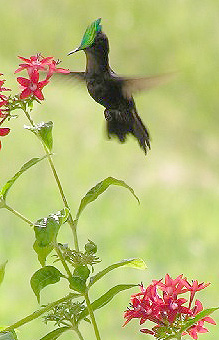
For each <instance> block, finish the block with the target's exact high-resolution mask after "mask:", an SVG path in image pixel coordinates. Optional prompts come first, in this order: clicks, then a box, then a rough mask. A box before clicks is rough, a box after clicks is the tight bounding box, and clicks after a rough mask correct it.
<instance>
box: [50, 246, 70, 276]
mask: <svg viewBox="0 0 219 340" xmlns="http://www.w3.org/2000/svg"><path fill="white" fill-rule="evenodd" d="M54 249H55V251H56V253H57V255H58V257H59V259H60V261H61V262H62V265H63V267H64V268H65V271H66V273H67V274H68V277H69V278H70V277H71V276H72V274H71V272H70V269H69V268H68V265H67V263H66V261H65V259H64V257H63V255H62V252H61V250H60V249H59V246H58V244H57V243H55V244H54Z"/></svg>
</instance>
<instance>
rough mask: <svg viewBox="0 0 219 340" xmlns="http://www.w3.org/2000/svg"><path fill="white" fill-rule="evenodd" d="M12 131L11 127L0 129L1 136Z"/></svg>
mask: <svg viewBox="0 0 219 340" xmlns="http://www.w3.org/2000/svg"><path fill="white" fill-rule="evenodd" d="M9 132H10V129H9V128H1V129H0V136H6V135H8V134H9Z"/></svg>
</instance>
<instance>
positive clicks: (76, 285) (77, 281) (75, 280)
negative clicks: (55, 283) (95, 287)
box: [68, 275, 86, 293]
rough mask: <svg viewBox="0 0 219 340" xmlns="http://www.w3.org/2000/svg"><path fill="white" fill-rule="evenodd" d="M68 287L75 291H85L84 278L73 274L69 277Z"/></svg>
mask: <svg viewBox="0 0 219 340" xmlns="http://www.w3.org/2000/svg"><path fill="white" fill-rule="evenodd" d="M68 280H69V283H70V285H69V288H70V289H73V290H76V291H77V292H80V293H84V292H85V291H86V279H84V278H82V277H80V276H76V275H73V276H71V277H70V278H69V279H68Z"/></svg>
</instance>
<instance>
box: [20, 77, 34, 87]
mask: <svg viewBox="0 0 219 340" xmlns="http://www.w3.org/2000/svg"><path fill="white" fill-rule="evenodd" d="M17 81H18V83H19V84H21V86H24V87H28V86H30V83H31V81H30V79H27V78H23V77H18V78H17Z"/></svg>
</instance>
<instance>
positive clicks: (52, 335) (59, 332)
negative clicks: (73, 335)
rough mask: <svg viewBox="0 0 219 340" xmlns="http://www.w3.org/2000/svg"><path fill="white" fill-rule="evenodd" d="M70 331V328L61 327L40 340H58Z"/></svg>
mask: <svg viewBox="0 0 219 340" xmlns="http://www.w3.org/2000/svg"><path fill="white" fill-rule="evenodd" d="M68 330H70V327H66V326H65V327H60V328H56V329H55V330H54V331H52V332H49V333H48V334H46V335H45V336H44V337H43V338H41V339H40V340H56V339H58V337H59V336H60V335H62V334H63V333H64V332H66V331H68Z"/></svg>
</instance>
